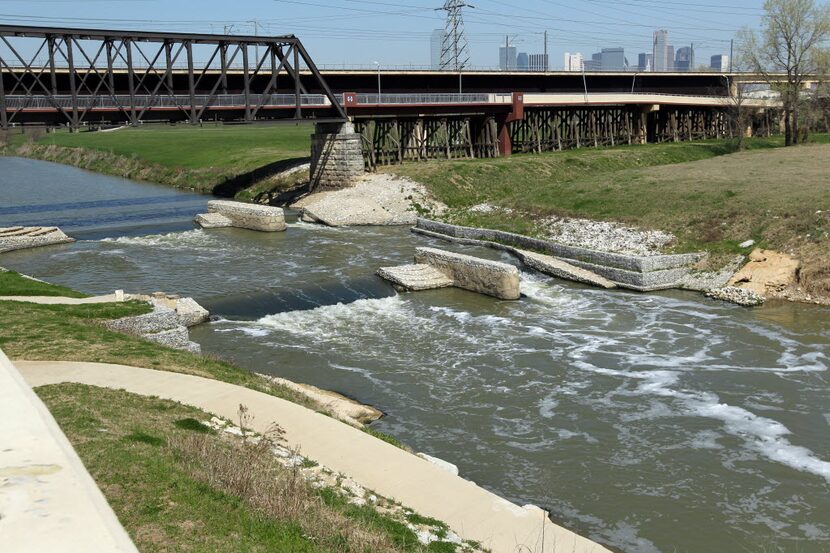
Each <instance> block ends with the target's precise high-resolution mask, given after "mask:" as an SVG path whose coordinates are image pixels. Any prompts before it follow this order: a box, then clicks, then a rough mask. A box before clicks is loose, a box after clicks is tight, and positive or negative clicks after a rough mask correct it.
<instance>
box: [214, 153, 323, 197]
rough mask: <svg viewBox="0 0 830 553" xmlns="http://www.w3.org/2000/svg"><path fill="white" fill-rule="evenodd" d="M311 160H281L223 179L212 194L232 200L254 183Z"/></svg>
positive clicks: (300, 158)
mask: <svg viewBox="0 0 830 553" xmlns="http://www.w3.org/2000/svg"><path fill="white" fill-rule="evenodd" d="M310 161H311V158H307V157H297V158H291V159H283V160H281V161H276V162H274V163H269V164H268V165H263V166H262V167H258V168H256V169H254V170H253V171H249V172H247V173H243V174H241V175H237V176H235V177H231V178H229V179H225V180H224V181H223V182H221V183H219V184H217V185H216V186H214V187H213V190H212V191H211V192H213V194H214V195H215V196H220V197H222V198H233V197H235V196H236V195H237V194H238V193H240V192H241V191H243V190H245V189H246V188H250V187H252V186H254V185H255V184H256V183H258V182H261V181H264V180H265V179H268V178H271V177H274V176H277V175H279V174H281V173H285V172H286V171H290V170H291V169H294V168H296V167H299V166H301V165H304V164H306V163H309V162H310Z"/></svg>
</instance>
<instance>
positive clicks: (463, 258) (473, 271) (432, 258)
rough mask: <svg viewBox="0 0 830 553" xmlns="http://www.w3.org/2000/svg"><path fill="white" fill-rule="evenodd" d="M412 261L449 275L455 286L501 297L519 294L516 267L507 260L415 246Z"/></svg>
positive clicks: (518, 295)
mask: <svg viewBox="0 0 830 553" xmlns="http://www.w3.org/2000/svg"><path fill="white" fill-rule="evenodd" d="M415 262H416V263H419V264H427V265H431V266H433V267H434V268H436V269H437V270H439V271H441V272H442V273H444V274H445V275H447V276H448V277H449V278H451V279H452V281H453V284H454V285H455V286H456V287H458V288H463V289H464V290H470V291H471V292H478V293H480V294H486V295H488V296H493V297H496V298H499V299H502V300H518V299H520V298H521V297H522V291H521V277H520V274H519V269H517V268H516V267H514V266H513V265H508V264H507V263H501V262H499V261H490V260H489V259H481V258H478V257H472V256H470V255H464V254H460V253H453V252H447V251H444V250H438V249H435V248H418V249H417V250H416V252H415Z"/></svg>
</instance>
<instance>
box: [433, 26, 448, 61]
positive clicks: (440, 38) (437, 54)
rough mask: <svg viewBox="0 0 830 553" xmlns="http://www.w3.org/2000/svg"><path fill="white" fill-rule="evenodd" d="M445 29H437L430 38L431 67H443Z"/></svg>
mask: <svg viewBox="0 0 830 553" xmlns="http://www.w3.org/2000/svg"><path fill="white" fill-rule="evenodd" d="M445 36H446V33H445V32H444V29H435V30H434V31H432V35H431V36H430V39H429V54H430V67H432V68H433V69H441V50H442V49H443V48H444V37H445Z"/></svg>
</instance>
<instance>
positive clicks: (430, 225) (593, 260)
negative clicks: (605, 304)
mask: <svg viewBox="0 0 830 553" xmlns="http://www.w3.org/2000/svg"><path fill="white" fill-rule="evenodd" d="M413 232H416V233H420V234H425V235H427V236H430V237H433V238H441V239H443V240H448V241H450V242H459V243H475V244H477V245H488V246H492V247H495V248H498V249H503V250H507V251H511V252H512V253H515V250H516V249H517V248H521V249H524V250H530V251H532V252H544V253H545V254H548V255H550V256H553V257H555V258H557V259H558V260H560V261H563V262H565V263H566V264H568V265H571V266H573V267H576V268H579V269H583V270H584V271H585V273H584V274H585V275H589V274H593V275H594V276H595V277H599V278H601V279H602V280H599V281H596V282H591V284H594V285H602V286H603V287H606V288H607V287H609V286H606V285H604V284H603V281H605V282H608V283H609V284H613V285H616V286H618V287H620V288H626V289H629V290H636V291H639V292H652V291H656V290H668V289H671V288H681V287H683V282H684V280H685V279H686V278H687V277H688V275H689V273H690V270H691V269H690V268H691V266H693V265H695V264H696V263H698V262H700V261H701V260H702V259H704V257H705V254H702V253H690V254H678V255H654V256H636V255H626V254H620V253H612V252H601V251H596V250H589V249H586V248H578V247H574V246H567V245H564V244H557V243H556V242H550V241H548V240H539V239H536V238H530V237H527V236H522V235H520V234H513V233H510V232H503V231H499V230H490V229H477V228H470V227H461V226H457V225H450V224H446V223H440V222H438V221H430V220H427V219H419V220H418V224H417V225H416V227H415V228H414V229H413ZM520 257H521V256H520ZM529 265H530V266H531V267H533V264H529ZM533 268H536V267H533ZM556 276H559V275H556ZM565 278H568V277H565ZM569 279H570V280H576V281H580V280H579V279H578V278H569ZM594 280H596V279H594ZM582 282H585V281H582Z"/></svg>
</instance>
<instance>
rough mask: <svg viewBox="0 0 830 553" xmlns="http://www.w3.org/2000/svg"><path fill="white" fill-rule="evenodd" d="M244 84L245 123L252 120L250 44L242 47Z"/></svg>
mask: <svg viewBox="0 0 830 553" xmlns="http://www.w3.org/2000/svg"><path fill="white" fill-rule="evenodd" d="M242 83H243V85H244V93H245V121H250V120H251V75H250V68H249V67H248V44H244V45H243V46H242Z"/></svg>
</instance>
